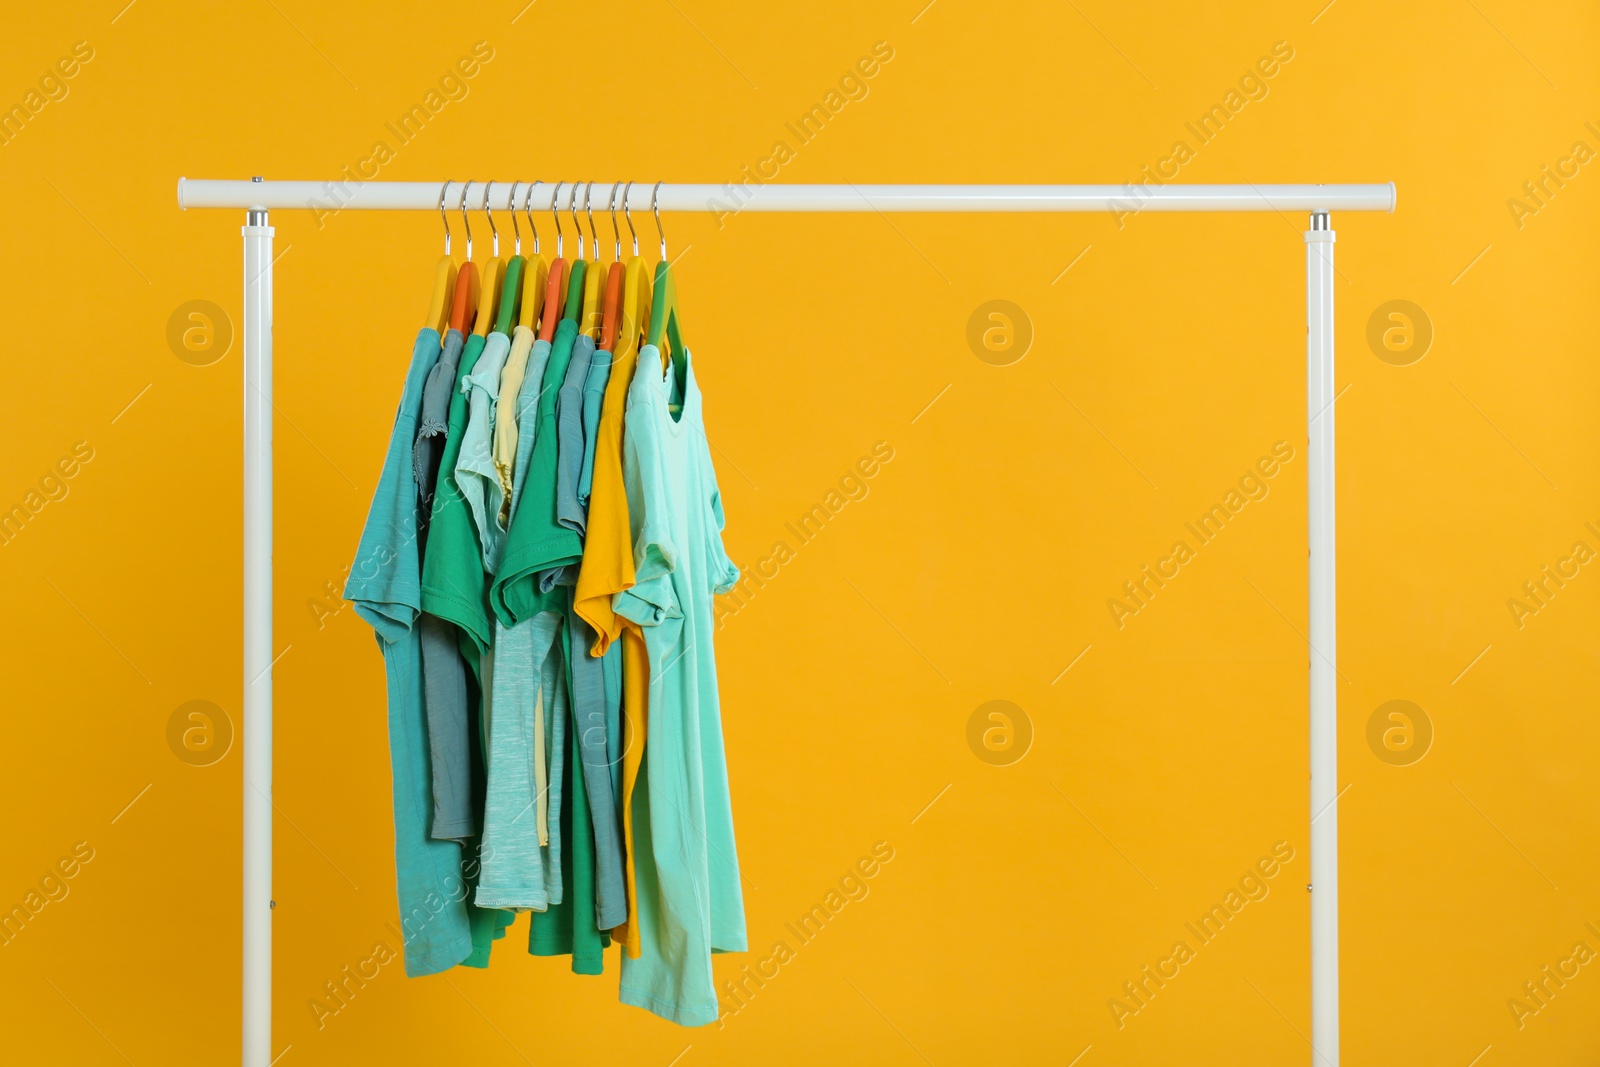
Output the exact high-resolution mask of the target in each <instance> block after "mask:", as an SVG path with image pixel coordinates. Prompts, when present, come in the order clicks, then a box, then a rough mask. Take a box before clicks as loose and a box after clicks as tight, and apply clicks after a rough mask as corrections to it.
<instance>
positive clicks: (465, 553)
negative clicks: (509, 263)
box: [422, 334, 489, 671]
mask: <svg viewBox="0 0 1600 1067" xmlns="http://www.w3.org/2000/svg"><path fill="white" fill-rule="evenodd" d="M487 343H488V342H487V340H486V339H485V338H484V337H482V336H481V335H479V334H473V335H472V336H471V337H469V338H467V346H466V349H465V351H463V352H462V354H461V367H460V370H459V378H458V379H457V380H458V382H459V380H460V378H465V377H467V376H468V375H470V374H471V373H472V371H473V369H474V368H475V367H476V366H477V364H478V358H479V356H481V355H482V354H483V350H484V346H485V345H486V344H487ZM466 428H467V396H466V393H464V392H462V391H461V390H460V389H459V388H458V389H457V390H456V392H455V394H454V395H453V396H451V398H450V428H449V436H448V438H447V440H446V442H445V446H444V456H443V457H442V458H441V460H440V463H439V485H438V488H437V489H436V490H435V492H434V497H433V519H432V523H431V525H430V528H429V533H428V552H427V556H426V557H425V558H424V560H423V562H422V607H423V610H424V611H427V612H428V613H429V614H430V615H437V616H439V618H441V619H445V620H447V621H449V622H453V623H455V624H456V625H457V626H459V627H460V628H461V631H462V632H463V633H464V634H465V635H466V636H467V638H469V639H470V642H471V649H472V651H471V653H470V654H468V655H467V665H468V666H469V667H471V668H472V669H473V670H474V671H476V670H477V669H478V664H477V660H478V657H479V656H481V655H482V654H483V652H484V651H485V650H486V649H488V647H489V612H488V609H487V608H486V606H485V604H484V586H485V575H484V571H483V550H482V549H481V548H480V547H479V544H478V532H477V528H476V527H475V526H474V524H473V521H472V514H471V512H470V510H469V509H468V507H467V500H466V497H465V496H463V495H462V493H461V489H460V486H459V485H458V484H457V481H456V463H457V461H458V460H459V459H460V456H461V443H462V439H463V438H464V437H465V436H466ZM463 651H464V652H466V651H468V650H463Z"/></svg>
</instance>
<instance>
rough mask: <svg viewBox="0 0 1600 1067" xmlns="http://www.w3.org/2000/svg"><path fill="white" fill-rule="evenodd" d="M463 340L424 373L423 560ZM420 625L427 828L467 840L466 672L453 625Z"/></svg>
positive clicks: (418, 468)
mask: <svg viewBox="0 0 1600 1067" xmlns="http://www.w3.org/2000/svg"><path fill="white" fill-rule="evenodd" d="M463 343H464V342H463V338H462V336H461V331H460V330H454V329H452V330H449V331H448V332H446V333H445V335H444V350H443V351H442V352H441V353H440V355H439V360H438V362H437V363H435V364H434V365H433V369H432V370H431V371H429V372H428V380H427V383H426V384H425V385H424V386H423V389H422V408H421V412H420V414H419V415H418V418H417V440H416V444H415V446H414V448H413V450H412V467H413V472H414V474H415V477H416V480H417V546H418V551H419V552H420V553H422V554H423V557H424V558H426V553H427V545H428V523H429V519H430V518H431V517H432V513H433V496H434V490H435V488H436V487H437V484H438V480H439V463H440V460H441V459H442V457H443V455H444V449H445V444H446V440H447V438H446V431H447V430H448V429H449V422H448V417H449V411H450V397H451V396H452V395H453V394H454V392H455V381H456V370H457V367H458V366H459V365H460V358H461V349H462V345H463ZM417 625H418V627H419V628H420V630H421V631H422V677H423V695H424V697H425V700H424V703H425V705H426V707H427V709H428V751H429V756H430V758H429V761H428V763H429V767H430V768H431V770H432V775H433V819H432V821H431V822H430V824H429V833H430V834H431V835H432V836H434V837H438V838H447V839H458V840H465V839H466V838H469V837H471V836H472V835H473V834H475V833H477V832H478V815H477V810H476V809H477V805H476V802H475V795H474V792H473V782H474V781H475V780H476V781H481V780H482V779H481V777H480V776H478V775H476V774H474V773H473V772H474V771H475V770H476V769H477V768H475V767H474V766H473V765H472V754H471V753H470V752H469V751H467V750H466V748H467V746H465V744H464V743H465V741H466V740H467V738H466V730H465V726H464V724H465V722H466V719H467V718H468V713H467V701H468V694H467V671H466V665H465V664H464V663H463V662H462V659H461V654H460V652H459V651H458V649H457V647H456V645H457V642H456V631H455V627H453V626H451V625H450V624H449V623H447V622H445V621H443V620H442V619H440V618H438V617H437V616H434V615H430V614H428V613H426V612H424V613H423V615H422V617H421V618H420V619H419V620H418V623H417Z"/></svg>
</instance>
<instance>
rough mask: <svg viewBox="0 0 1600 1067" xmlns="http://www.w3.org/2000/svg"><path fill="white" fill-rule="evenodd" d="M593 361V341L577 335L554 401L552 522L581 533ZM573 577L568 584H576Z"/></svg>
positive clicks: (574, 576) (575, 576) (583, 335)
mask: <svg viewBox="0 0 1600 1067" xmlns="http://www.w3.org/2000/svg"><path fill="white" fill-rule="evenodd" d="M593 360H594V339H593V338H591V337H589V336H588V335H586V334H581V333H580V334H579V335H578V336H577V338H576V340H574V341H573V343H572V361H571V362H570V363H568V364H567V373H566V377H565V378H563V379H562V382H561V391H560V393H559V394H558V395H557V397H556V433H557V438H558V440H559V442H560V447H559V448H558V449H557V458H556V521H557V522H559V523H561V525H563V526H565V527H566V528H567V529H569V530H576V531H578V533H579V534H580V535H581V534H582V533H583V519H584V515H583V506H582V505H581V504H580V503H579V502H578V486H579V485H580V484H581V483H582V481H583V386H584V383H585V382H586V381H588V380H589V365H590V364H591V363H592V362H593ZM577 578H578V576H577V574H573V575H572V580H573V581H574V582H576V581H577Z"/></svg>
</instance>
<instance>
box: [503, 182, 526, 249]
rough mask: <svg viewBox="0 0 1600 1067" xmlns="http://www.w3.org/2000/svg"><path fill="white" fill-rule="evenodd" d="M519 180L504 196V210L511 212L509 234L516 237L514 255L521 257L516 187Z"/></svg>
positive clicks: (513, 183)
mask: <svg viewBox="0 0 1600 1067" xmlns="http://www.w3.org/2000/svg"><path fill="white" fill-rule="evenodd" d="M521 184H522V181H521V179H518V180H517V181H514V182H512V183H511V191H510V192H509V193H507V194H506V210H507V211H509V212H511V232H512V233H514V234H516V235H517V243H516V251H515V252H514V253H513V254H514V255H518V256H520V255H522V226H521V225H520V224H518V222H517V186H519V185H521Z"/></svg>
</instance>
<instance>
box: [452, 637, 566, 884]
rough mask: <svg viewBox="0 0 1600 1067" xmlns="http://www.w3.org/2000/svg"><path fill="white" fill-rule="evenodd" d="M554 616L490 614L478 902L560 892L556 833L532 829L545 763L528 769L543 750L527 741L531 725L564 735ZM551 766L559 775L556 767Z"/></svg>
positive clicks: (562, 688)
mask: <svg viewBox="0 0 1600 1067" xmlns="http://www.w3.org/2000/svg"><path fill="white" fill-rule="evenodd" d="M559 622H560V619H559V617H558V616H556V615H554V614H551V613H548V612H545V613H541V614H538V615H535V616H534V617H533V618H531V619H528V620H526V621H524V622H519V623H517V624H516V625H514V626H506V625H505V624H504V623H502V622H501V621H500V620H499V619H496V620H495V622H494V626H495V643H494V649H493V651H492V652H491V654H490V656H489V657H486V659H487V660H488V661H490V662H491V663H492V670H493V678H494V684H493V686H492V687H491V691H490V694H489V700H488V706H489V715H488V719H489V772H488V773H489V782H488V788H487V789H486V790H485V794H484V815H483V823H484V830H483V843H484V857H483V873H482V874H481V876H480V877H479V880H478V890H477V894H476V896H475V897H474V900H475V901H476V902H477V904H478V906H479V907H494V908H514V909H517V910H519V911H520V910H533V911H543V910H545V908H547V907H549V906H550V905H552V904H559V903H560V902H561V901H562V899H563V895H564V885H563V877H562V876H563V871H562V856H561V836H560V834H555V835H541V834H540V833H539V832H538V830H537V822H536V820H537V818H538V814H539V808H540V806H541V804H542V803H543V801H544V798H543V797H542V796H541V793H542V792H543V786H544V779H545V778H546V776H547V775H548V770H546V771H545V773H544V774H538V775H536V774H535V766H536V762H535V761H536V760H537V761H540V762H542V761H543V760H544V759H545V754H544V753H543V752H538V751H536V750H535V745H534V739H535V733H536V730H537V733H538V734H539V735H541V736H543V735H546V734H549V733H553V734H554V736H555V738H556V739H557V743H558V744H559V743H560V742H561V741H562V740H564V726H565V719H566V710H567V708H566V688H565V685H564V678H563V673H564V672H563V671H562V665H561V660H560V643H559V642H558V641H556V640H555V638H556V637H557V632H558V628H559ZM541 694H544V695H545V696H548V699H542V697H541ZM535 717H538V719H539V720H540V722H539V724H538V726H537V727H536V725H535ZM557 751H558V752H559V751H560V750H559V749H557ZM556 770H557V773H558V775H559V772H560V771H561V770H562V767H561V766H559V765H558V766H557V768H556ZM558 782H559V779H558Z"/></svg>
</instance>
